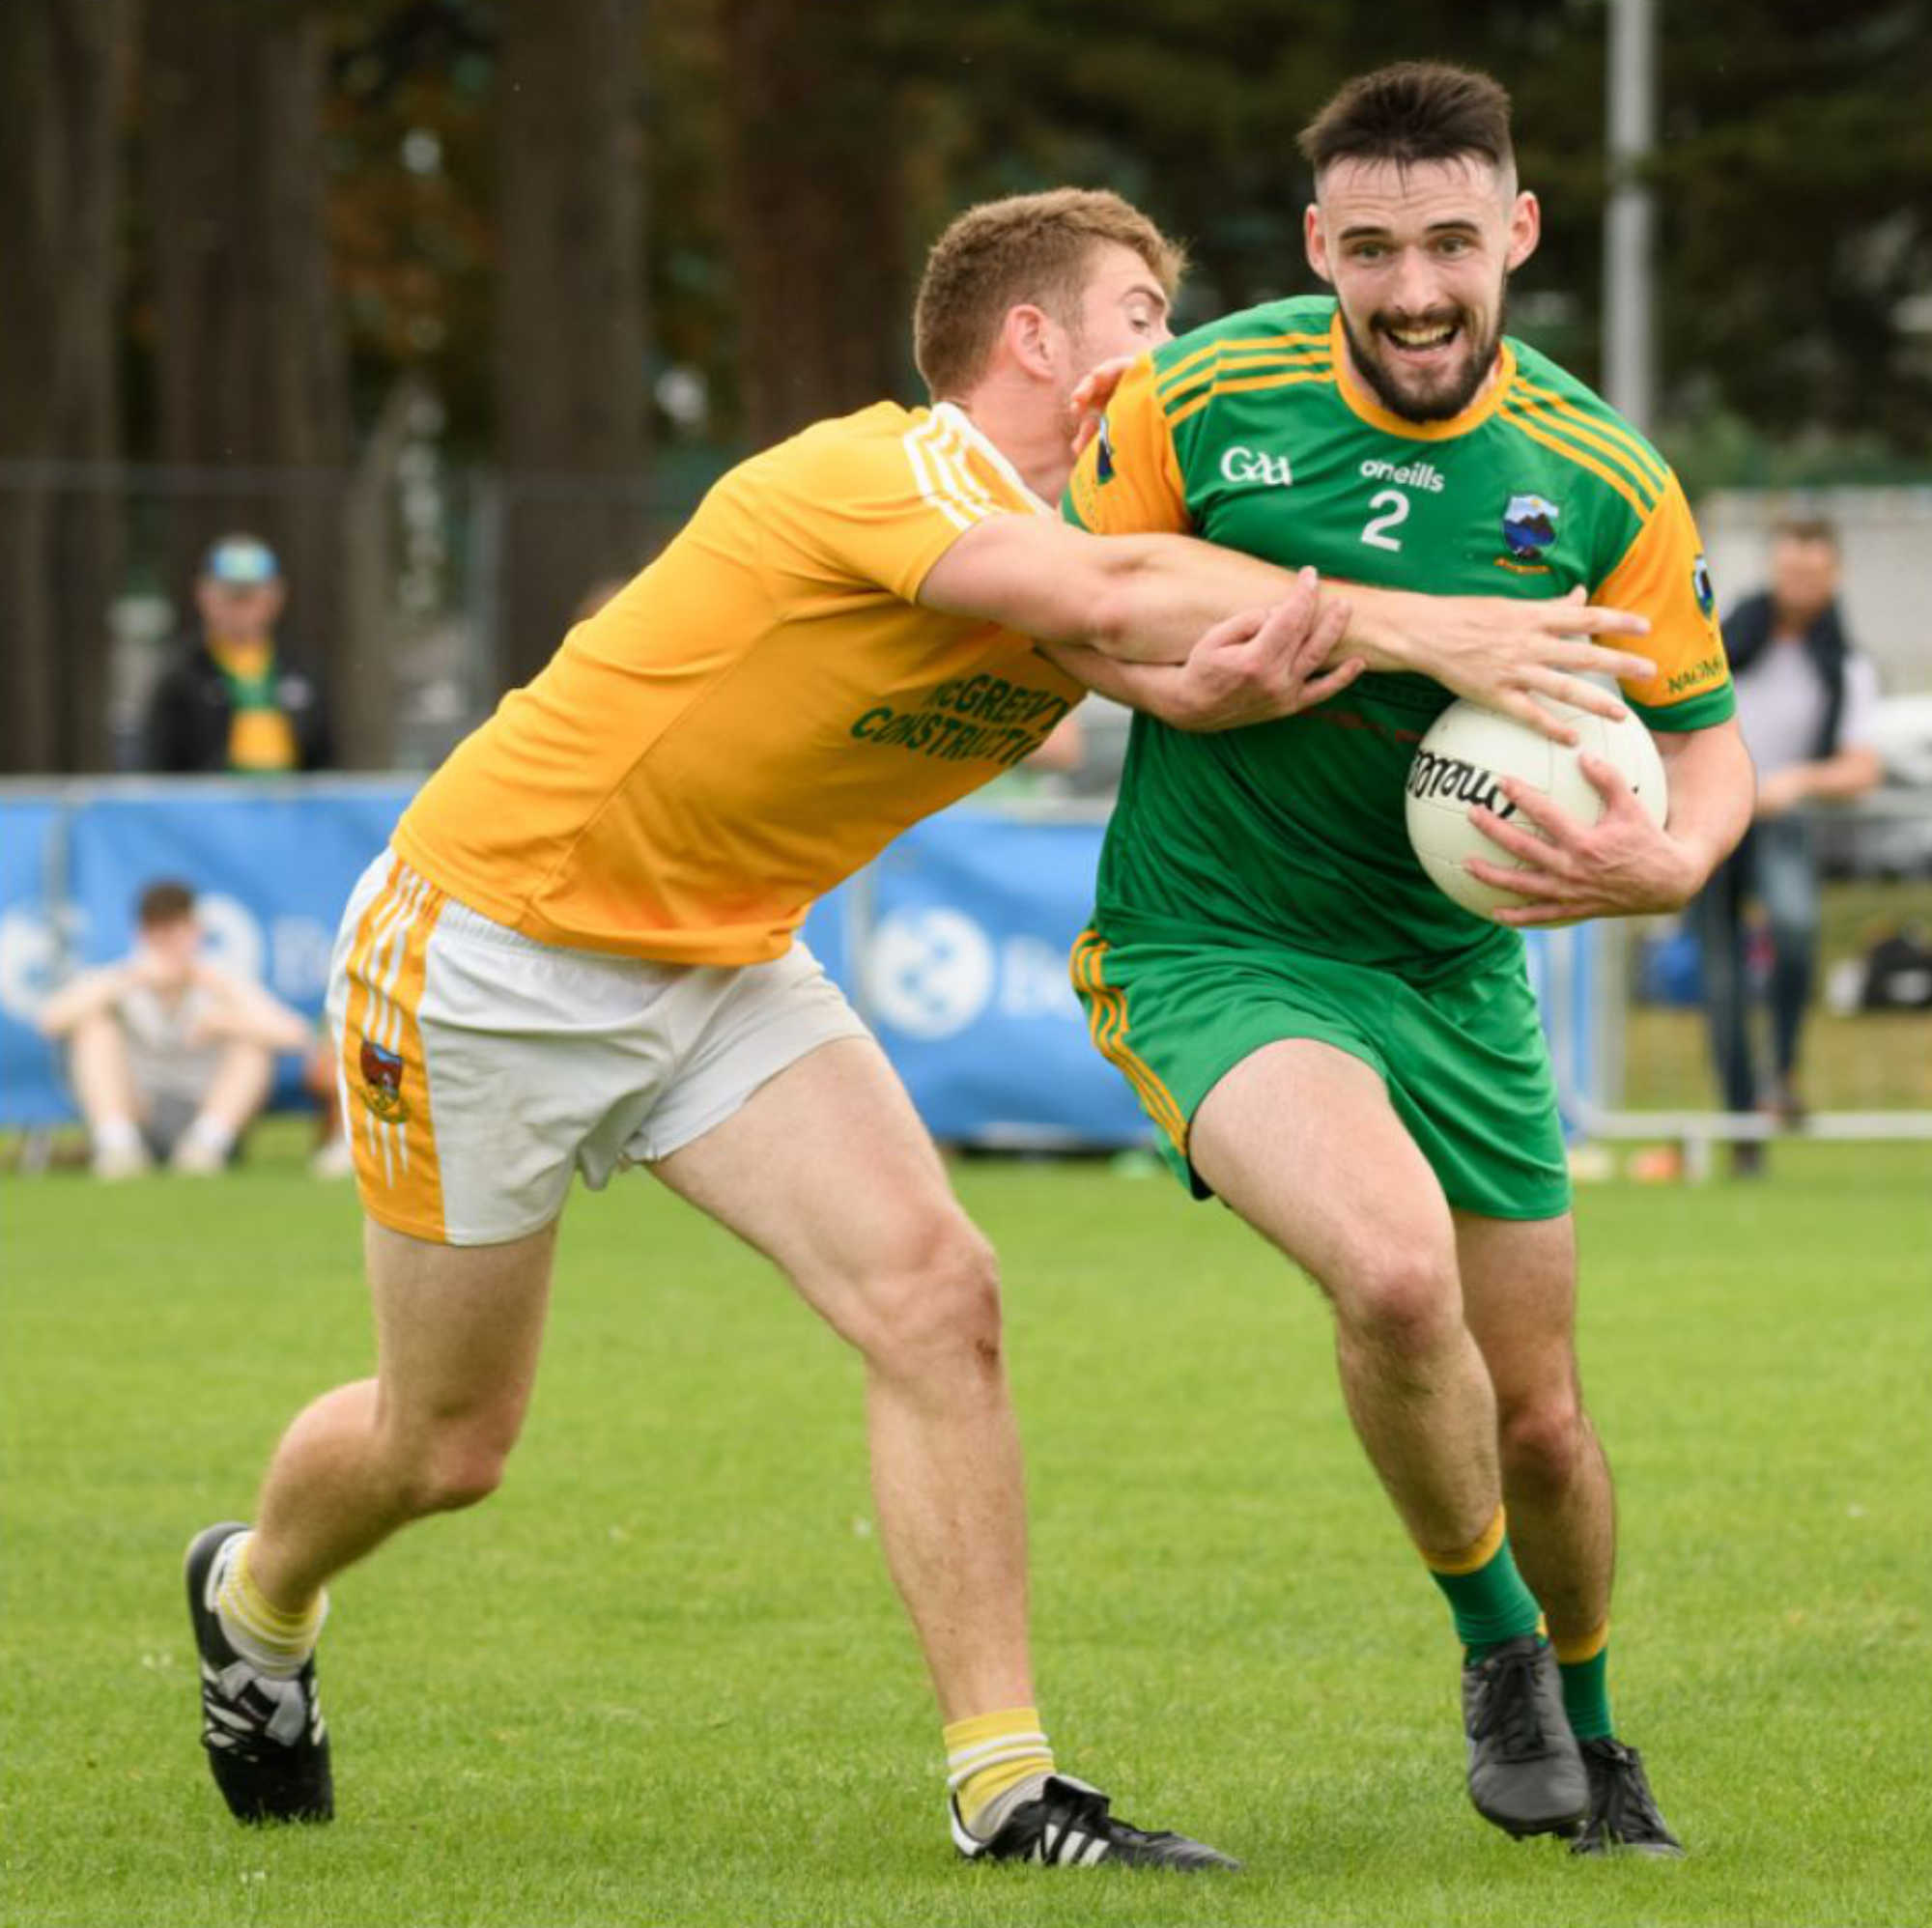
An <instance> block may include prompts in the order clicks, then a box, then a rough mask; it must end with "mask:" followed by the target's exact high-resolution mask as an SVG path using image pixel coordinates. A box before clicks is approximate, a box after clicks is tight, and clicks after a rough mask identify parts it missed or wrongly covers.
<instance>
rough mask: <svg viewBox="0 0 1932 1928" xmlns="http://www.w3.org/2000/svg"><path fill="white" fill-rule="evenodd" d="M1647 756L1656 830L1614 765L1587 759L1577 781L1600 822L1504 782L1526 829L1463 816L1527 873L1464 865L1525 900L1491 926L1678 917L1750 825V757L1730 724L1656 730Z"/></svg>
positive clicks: (1489, 817)
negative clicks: (1660, 795) (1663, 801)
mask: <svg viewBox="0 0 1932 1928" xmlns="http://www.w3.org/2000/svg"><path fill="white" fill-rule="evenodd" d="M1657 748H1658V753H1659V754H1660V755H1661V756H1662V758H1663V774H1664V777H1665V779H1666V780H1667V781H1668V783H1669V787H1670V807H1669V811H1668V814H1667V815H1666V817H1665V820H1664V824H1663V827H1662V829H1661V830H1660V829H1659V828H1658V826H1657V825H1656V824H1654V823H1652V822H1651V820H1650V818H1649V817H1648V816H1647V815H1646V814H1645V813H1644V810H1643V808H1642V806H1641V805H1639V804H1638V803H1637V801H1636V799H1635V797H1634V796H1633V795H1632V794H1631V791H1630V787H1629V785H1628V784H1626V783H1625V781H1624V780H1623V778H1622V777H1621V776H1620V775H1619V774H1618V773H1617V770H1616V768H1615V766H1614V765H1612V764H1608V763H1605V762H1604V761H1603V759H1602V758H1601V757H1596V756H1585V757H1584V758H1583V759H1582V769H1583V774H1584V776H1586V777H1587V778H1589V780H1590V781H1591V782H1592V783H1593V784H1594V785H1595V786H1596V788H1597V789H1598V791H1600V792H1601V793H1602V795H1603V798H1604V814H1603V815H1602V816H1601V817H1600V818H1598V820H1597V821H1596V822H1595V823H1594V824H1589V825H1586V824H1583V823H1580V822H1579V821H1578V820H1577V818H1575V817H1573V816H1571V815H1570V814H1569V813H1568V812H1567V811H1565V810H1561V809H1558V808H1556V806H1555V805H1554V804H1552V803H1551V802H1550V801H1549V799H1548V797H1547V796H1545V795H1544V793H1543V792H1542V791H1541V790H1538V789H1536V788H1534V787H1533V786H1532V785H1530V784H1528V783H1524V782H1522V781H1520V780H1519V779H1517V778H1514V777H1512V778H1507V779H1505V780H1504V782H1503V786H1502V787H1503V793H1504V795H1505V796H1507V797H1508V798H1509V800H1510V801H1511V802H1512V803H1513V804H1515V805H1516V807H1517V808H1518V810H1519V811H1520V813H1521V815H1522V817H1523V818H1525V819H1526V820H1527V822H1528V824H1530V825H1533V826H1534V829H1530V828H1520V827H1519V826H1518V825H1517V824H1516V823H1513V822H1505V821H1504V820H1503V819H1502V818H1501V817H1498V816H1496V815H1495V814H1494V813H1493V812H1492V811H1490V810H1486V809H1480V808H1478V809H1472V810H1471V811H1470V812H1469V820H1470V822H1471V823H1473V824H1476V825H1477V826H1478V827H1479V828H1480V829H1481V830H1482V832H1483V834H1484V836H1487V837H1488V838H1489V839H1490V841H1491V842H1492V843H1494V844H1497V845H1499V846H1500V847H1501V848H1502V849H1504V850H1506V851H1508V852H1509V853H1510V854H1511V855H1512V856H1514V857H1519V858H1521V859H1522V860H1523V861H1524V862H1525V863H1527V864H1528V865H1530V868H1528V869H1527V870H1520V869H1506V868H1503V867H1502V866H1500V865H1494V864H1489V863H1485V862H1483V861H1482V860H1480V859H1476V860H1472V861H1471V862H1470V864H1469V865H1468V870H1469V874H1470V875H1471V876H1473V877H1477V878H1480V879H1481V880H1482V881H1483V882H1484V883H1486V884H1495V885H1499V886H1500V887H1501V888H1502V889H1504V890H1508V891H1515V892H1517V893H1519V894H1520V895H1522V896H1524V897H1527V898H1528V899H1529V900H1530V901H1529V902H1528V903H1527V904H1526V905H1525V906H1524V907H1523V908H1521V909H1520V910H1516V909H1512V910H1501V911H1497V912H1496V913H1495V917H1496V921H1498V922H1499V923H1514V924H1537V923H1567V922H1572V921H1575V920H1576V919H1577V918H1591V917H1635V916H1640V915H1642V914H1644V913H1646V912H1651V911H1674V910H1680V909H1682V908H1683V906H1684V905H1685V904H1687V903H1689V902H1690V899H1691V898H1692V897H1694V896H1695V895H1696V894H1697V893H1698V892H1699V891H1701V890H1702V889H1703V888H1704V885H1705V883H1706V881H1707V880H1708V879H1709V877H1710V875H1711V872H1712V871H1713V870H1715V869H1716V868H1717V867H1718V865H1719V864H1720V863H1721V862H1722V861H1723V859H1724V858H1726V857H1727V856H1729V855H1730V853H1731V851H1732V850H1734V849H1735V848H1736V847H1737V842H1738V839H1739V838H1740V837H1741V836H1744V834H1745V831H1746V829H1747V827H1748V825H1749V823H1750V814H1751V793H1752V782H1751V764H1750V757H1749V755H1748V754H1747V751H1746V750H1745V744H1744V738H1743V737H1742V736H1740V735H1739V734H1738V726H1737V723H1736V720H1735V719H1733V720H1731V721H1730V722H1727V723H1715V724H1713V725H1712V726H1711V727H1710V728H1709V729H1692V730H1681V731H1674V732H1673V731H1660V732H1659V733H1658V736H1657ZM1539 831H1540V832H1541V833H1542V835H1541V836H1538V835H1537V832H1539Z"/></svg>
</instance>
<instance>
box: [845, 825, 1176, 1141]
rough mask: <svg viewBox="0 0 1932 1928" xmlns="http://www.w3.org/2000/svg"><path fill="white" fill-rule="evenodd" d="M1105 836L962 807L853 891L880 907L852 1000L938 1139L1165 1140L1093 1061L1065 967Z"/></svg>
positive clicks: (924, 830)
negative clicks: (1155, 1137) (1153, 1133)
mask: <svg viewBox="0 0 1932 1928" xmlns="http://www.w3.org/2000/svg"><path fill="white" fill-rule="evenodd" d="M1100 835H1101V826H1100V825H1099V824H1097V823H1050V822H1041V821H1020V820H1015V819H1013V818H1010V817H1006V816H1002V815H999V814H996V813H994V812H993V811H990V810H978V809H954V810H950V811H948V812H947V813H946V814H945V815H944V816H938V817H933V818H930V819H928V820H927V821H926V822H924V823H922V824H918V825H915V826H914V828H913V829H911V830H910V831H908V832H907V833H906V834H905V836H902V837H900V838H899V840H898V841H897V842H896V843H895V844H894V845H893V846H892V847H891V848H890V849H889V850H887V851H886V852H885V853H884V855H882V856H881V857H880V858H879V859H878V861H877V862H876V863H875V864H874V865H872V866H871V868H870V870H868V871H867V873H866V874H865V875H864V876H863V877H860V878H857V879H855V880H854V881H853V883H851V884H848V885H847V886H846V887H845V888H846V891H847V892H848V893H849V892H852V891H855V890H856V891H861V892H867V893H870V898H871V901H870V904H869V906H868V914H867V916H865V917H864V918H863V919H862V920H861V922H862V926H863V927H864V929H865V931H866V943H865V950H864V965H863V968H862V969H861V970H860V971H859V973H858V974H857V977H856V978H848V979H847V980H846V984H845V988H846V991H847V993H848V995H850V996H851V997H852V999H853V1001H854V1002H855V1003H856V1004H857V1005H858V1007H859V1008H860V1011H861V1012H862V1013H863V1015H864V1016H865V1018H866V1020H867V1023H868V1024H870V1025H871V1026H872V1028H873V1029H874V1030H875V1031H876V1032H877V1033H878V1035H879V1039H880V1041H881V1043H883V1044H884V1045H885V1047H886V1051H887V1054H888V1055H889V1056H890V1057H891V1059H892V1061H893V1063H894V1064H895V1066H896V1067H897V1069H898V1072H899V1075H900V1076H901V1077H902V1078H904V1079H905V1081H906V1087H907V1089H908V1090H909V1091H910V1092H912V1095H913V1100H914V1102H915V1103H916V1104H917V1105H918V1106H919V1110H920V1115H921V1116H922V1117H923V1119H924V1120H925V1121H926V1124H927V1125H928V1126H929V1127H930V1128H931V1130H932V1133H933V1135H934V1136H935V1137H936V1138H940V1139H956V1140H962V1141H972V1142H974V1143H978V1144H985V1145H998V1146H1013V1147H1018V1146H1027V1145H1040V1146H1050V1145H1057V1144H1058V1145H1067V1144H1071V1145H1085V1146H1118V1145H1133V1144H1139V1143H1143V1142H1145V1141H1146V1140H1147V1139H1148V1138H1149V1136H1150V1135H1151V1126H1150V1125H1149V1123H1148V1121H1147V1119H1146V1117H1145V1115H1144V1114H1143V1113H1142V1111H1141V1108H1140V1106H1139V1104H1138V1103H1137V1102H1136V1101H1135V1099H1134V1095H1133V1092H1132V1091H1131V1090H1130V1089H1129V1087H1128V1085H1127V1082H1126V1080H1125V1079H1124V1078H1122V1076H1121V1074H1120V1072H1119V1071H1117V1070H1116V1069H1115V1068H1114V1067H1113V1065H1111V1064H1109V1063H1107V1061H1106V1060H1105V1059H1103V1058H1102V1057H1101V1056H1100V1054H1099V1053H1098V1052H1097V1051H1096V1050H1095V1049H1094V1045H1093V1043H1092V1041H1091V1040H1090V1038H1089V1036H1088V1031H1087V1020H1086V1016H1085V1014H1084V1012H1083V1011H1082V1010H1081V1008H1080V1004H1079V1001H1078V1000H1077V999H1076V998H1075V997H1074V995H1073V986H1072V983H1071V982H1070V980H1069V979H1068V977H1067V971H1066V957H1067V952H1068V951H1069V950H1071V949H1072V946H1073V940H1074V938H1075V937H1077V936H1078V935H1079V933H1080V930H1081V928H1082V926H1083V925H1084V924H1085V923H1086V921H1087V918H1088V915H1089V913H1090V912H1091V911H1092V909H1093V904H1094V868H1095V866H1096V865H1097V864H1098V862H1099V855H1100Z"/></svg>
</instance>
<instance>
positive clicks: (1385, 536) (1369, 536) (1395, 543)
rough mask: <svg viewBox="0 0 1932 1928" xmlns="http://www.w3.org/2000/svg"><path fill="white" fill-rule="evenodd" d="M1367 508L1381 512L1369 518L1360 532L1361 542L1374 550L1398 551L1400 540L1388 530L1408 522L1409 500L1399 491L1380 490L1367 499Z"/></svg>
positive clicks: (1400, 545)
mask: <svg viewBox="0 0 1932 1928" xmlns="http://www.w3.org/2000/svg"><path fill="white" fill-rule="evenodd" d="M1369 507H1370V508H1372V509H1379V510H1381V514H1380V515H1378V516H1371V517H1370V518H1369V520H1368V523H1367V525H1366V526H1364V528H1363V530H1362V540H1363V541H1364V542H1366V543H1368V544H1369V545H1370V546H1371V547H1372V548H1375V549H1400V548H1401V547H1402V538H1401V537H1400V536H1399V535H1390V534H1389V530H1390V529H1392V528H1396V527H1398V526H1399V525H1402V524H1403V523H1406V521H1407V520H1408V511H1409V507H1410V504H1409V499H1408V497H1407V496H1405V495H1404V494H1403V493H1402V491H1401V490H1400V489H1381V490H1378V491H1377V493H1376V494H1375V495H1373V496H1370V497H1369Z"/></svg>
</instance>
